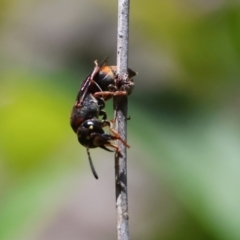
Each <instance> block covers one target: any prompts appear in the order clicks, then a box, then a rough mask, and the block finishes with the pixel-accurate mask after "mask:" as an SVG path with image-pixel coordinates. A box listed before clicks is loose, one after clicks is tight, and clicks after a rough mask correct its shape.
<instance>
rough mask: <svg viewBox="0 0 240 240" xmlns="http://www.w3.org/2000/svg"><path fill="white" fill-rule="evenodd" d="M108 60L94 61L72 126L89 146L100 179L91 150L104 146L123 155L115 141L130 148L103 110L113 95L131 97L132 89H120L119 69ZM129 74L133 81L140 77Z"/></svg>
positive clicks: (71, 121)
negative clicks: (128, 95)
mask: <svg viewBox="0 0 240 240" xmlns="http://www.w3.org/2000/svg"><path fill="white" fill-rule="evenodd" d="M106 60H107V58H106V59H105V60H104V61H103V62H102V63H101V64H100V65H98V63H97V61H95V62H94V63H95V67H94V69H93V71H92V72H91V73H90V74H89V75H88V76H87V78H86V79H85V80H84V81H83V82H82V84H81V87H80V90H79V92H78V94H77V98H76V101H75V104H74V106H73V108H72V112H71V117H70V125H71V127H72V129H73V131H74V132H75V133H76V134H77V137H78V141H79V143H80V144H81V145H83V146H85V147H86V150H87V155H88V160H89V163H90V167H91V170H92V173H93V175H94V177H95V178H96V179H98V175H97V173H96V171H95V168H94V166H93V162H92V159H91V156H90V152H89V149H90V148H96V147H100V148H102V149H104V150H106V151H110V152H113V151H112V150H111V149H109V148H108V147H112V148H114V149H115V150H116V152H118V153H119V154H120V152H119V149H118V147H117V146H116V145H114V144H113V143H111V141H112V140H117V139H118V140H120V141H121V142H122V143H123V144H124V145H125V146H126V147H129V145H128V144H127V143H126V142H125V141H124V140H123V139H122V138H121V137H120V135H119V134H118V133H117V132H116V131H115V130H113V127H112V121H108V120H107V114H106V112H105V111H104V110H103V109H104V107H105V101H106V100H108V99H110V98H111V97H113V96H120V95H127V94H128V92H127V90H128V89H127V90H126V88H121V86H120V87H119V83H118V82H117V80H116V78H117V75H116V66H106ZM129 71H130V72H131V74H129V75H130V76H131V78H132V77H133V76H135V75H136V73H135V72H134V71H132V70H129ZM134 73H135V74H134ZM119 89H120V90H119ZM100 116H102V119H101V120H100V119H99V117H100ZM104 127H108V128H109V130H110V132H111V134H108V133H105V132H104V130H103V128H104Z"/></svg>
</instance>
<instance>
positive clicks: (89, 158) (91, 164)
mask: <svg viewBox="0 0 240 240" xmlns="http://www.w3.org/2000/svg"><path fill="white" fill-rule="evenodd" d="M87 155H88V160H89V164H90V167H91V170H92V173H93V176H94V177H95V178H96V179H98V175H97V172H96V170H95V168H94V166H93V162H92V158H91V156H90V152H89V148H88V147H87Z"/></svg>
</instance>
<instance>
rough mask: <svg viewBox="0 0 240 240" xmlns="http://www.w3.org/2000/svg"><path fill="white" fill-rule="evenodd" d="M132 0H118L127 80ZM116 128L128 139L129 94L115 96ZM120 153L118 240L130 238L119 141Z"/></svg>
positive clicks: (120, 65)
mask: <svg viewBox="0 0 240 240" xmlns="http://www.w3.org/2000/svg"><path fill="white" fill-rule="evenodd" d="M129 6H130V0H118V32H117V72H118V76H119V79H122V80H127V78H128V76H127V69H128V37H129V36H128V32H129V30H128V29H129ZM113 105H114V110H115V111H114V119H115V130H116V131H117V132H118V133H119V134H120V136H121V138H122V139H124V140H125V141H127V107H128V99H127V96H117V97H114V102H113ZM118 147H119V150H120V154H118V153H116V156H115V178H116V179H115V180H116V183H115V184H116V210H117V236H118V238H117V239H118V240H129V225H128V218H129V215H128V195H127V149H126V146H124V144H123V143H122V142H120V141H118Z"/></svg>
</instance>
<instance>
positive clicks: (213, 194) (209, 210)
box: [132, 108, 240, 240]
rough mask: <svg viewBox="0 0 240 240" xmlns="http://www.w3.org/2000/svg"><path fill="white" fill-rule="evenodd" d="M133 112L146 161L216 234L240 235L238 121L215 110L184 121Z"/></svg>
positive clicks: (220, 236)
mask: <svg viewBox="0 0 240 240" xmlns="http://www.w3.org/2000/svg"><path fill="white" fill-rule="evenodd" d="M135 111H136V108H135V110H134V113H133V115H134V116H135V117H136V118H137V119H138V121H136V122H135V123H134V124H133V126H132V127H133V128H135V131H136V134H137V136H138V138H139V139H141V141H142V144H143V145H144V148H145V149H146V150H147V154H148V155H150V156H151V158H149V157H148V159H147V160H145V159H142V161H146V165H147V166H149V167H150V168H153V169H154V171H155V172H156V173H157V174H161V175H162V176H163V177H164V178H165V180H166V181H168V182H169V183H171V186H172V189H173V190H174V191H175V193H176V195H177V196H178V197H179V198H180V199H181V201H182V202H183V204H184V205H185V206H186V207H187V208H188V209H189V210H190V211H191V212H192V213H193V214H194V215H195V216H196V217H197V218H198V219H199V221H200V222H201V224H202V225H203V226H205V228H206V229H208V230H209V231H210V232H212V233H214V235H215V236H216V237H217V238H218V239H229V240H237V239H240V230H239V222H240V207H239V202H240V191H239V186H240V175H239V171H240V161H239V159H240V148H239V146H240V130H239V127H238V122H237V121H234V120H233V119H231V118H230V117H229V118H228V117H226V116H224V115H222V114H216V115H214V114H212V115H211V117H210V116H205V117H203V116H202V117H200V116H199V119H197V118H194V119H192V120H190V119H189V120H185V121H184V120H182V121H181V120H180V119H178V121H174V120H172V119H167V118H164V117H163V116H162V117H161V118H158V119H154V118H153V121H151V124H150V125H149V124H146V123H148V122H149V119H147V118H146V117H144V115H143V114H142V113H140V112H135ZM154 120H155V121H154ZM156 120H157V121H156ZM142 126H145V127H142ZM149 162H151V163H152V164H149Z"/></svg>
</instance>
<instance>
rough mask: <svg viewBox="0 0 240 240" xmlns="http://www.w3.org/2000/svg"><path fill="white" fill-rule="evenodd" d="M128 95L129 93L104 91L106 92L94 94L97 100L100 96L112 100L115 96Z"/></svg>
mask: <svg viewBox="0 0 240 240" xmlns="http://www.w3.org/2000/svg"><path fill="white" fill-rule="evenodd" d="M126 95H127V91H116V92H110V91H104V92H96V93H94V94H93V96H94V97H95V98H97V97H99V96H101V97H105V98H111V97H114V96H126Z"/></svg>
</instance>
